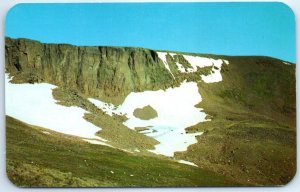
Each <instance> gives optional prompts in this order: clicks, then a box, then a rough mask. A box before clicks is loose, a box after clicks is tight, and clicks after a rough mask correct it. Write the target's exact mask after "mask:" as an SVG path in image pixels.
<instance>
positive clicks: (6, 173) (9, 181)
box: [5, 165, 22, 188]
mask: <svg viewBox="0 0 300 192" xmlns="http://www.w3.org/2000/svg"><path fill="white" fill-rule="evenodd" d="M5 176H6V179H7V181H8V183H10V184H11V185H13V186H14V187H17V188H22V186H20V185H18V184H17V183H15V182H14V181H13V180H12V179H11V177H10V176H9V174H8V169H7V165H6V171H5Z"/></svg>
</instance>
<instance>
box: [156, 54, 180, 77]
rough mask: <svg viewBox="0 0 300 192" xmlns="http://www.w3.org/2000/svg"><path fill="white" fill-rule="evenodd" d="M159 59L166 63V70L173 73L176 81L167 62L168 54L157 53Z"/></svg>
mask: <svg viewBox="0 0 300 192" xmlns="http://www.w3.org/2000/svg"><path fill="white" fill-rule="evenodd" d="M156 53H157V55H158V57H159V58H160V60H162V62H163V63H164V65H165V67H166V69H167V70H168V71H169V72H170V73H171V75H172V77H173V79H175V76H174V75H173V73H172V71H171V69H170V66H169V64H168V62H167V54H168V53H167V52H156Z"/></svg>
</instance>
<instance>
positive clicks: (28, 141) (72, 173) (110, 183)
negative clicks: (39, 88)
mask: <svg viewBox="0 0 300 192" xmlns="http://www.w3.org/2000/svg"><path fill="white" fill-rule="evenodd" d="M6 123H7V128H6V129H7V132H6V133H7V134H6V138H7V152H6V154H7V175H8V177H9V179H10V180H11V181H12V182H13V183H14V184H16V185H18V186H27V187H30V186H31V187H99V186H101V187H120V186H123V187H124V186H144V187H146V186H147V187H150V186H210V185H229V184H230V183H232V181H230V180H228V179H226V178H224V177H222V176H218V175H217V174H214V173H213V172H211V171H207V170H203V169H199V168H197V167H193V166H188V165H183V164H180V163H176V162H174V161H171V160H167V159H164V158H159V157H158V158H157V157H150V156H142V155H138V154H131V153H126V152H124V151H121V150H117V149H113V148H110V147H107V146H101V145H93V144H89V143H87V142H83V141H78V139H77V138H76V137H72V136H66V135H62V134H59V133H56V132H52V131H50V130H47V129H44V128H41V127H36V126H31V125H28V124H25V123H23V122H20V121H18V120H16V119H14V118H11V117H9V116H7V117H6ZM45 131H47V132H45Z"/></svg>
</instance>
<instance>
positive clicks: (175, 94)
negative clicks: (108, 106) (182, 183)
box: [112, 82, 206, 156]
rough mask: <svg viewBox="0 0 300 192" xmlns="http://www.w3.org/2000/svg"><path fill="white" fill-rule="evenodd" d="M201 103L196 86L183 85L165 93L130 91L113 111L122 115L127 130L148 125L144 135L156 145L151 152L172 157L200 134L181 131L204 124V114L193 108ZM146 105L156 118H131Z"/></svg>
mask: <svg viewBox="0 0 300 192" xmlns="http://www.w3.org/2000/svg"><path fill="white" fill-rule="evenodd" d="M201 100H202V98H201V95H200V94H199V92H198V86H197V83H195V82H183V83H181V85H180V87H176V88H168V89H166V90H165V91H163V90H158V91H144V92H138V93H135V92H132V93H130V94H129V95H128V96H127V97H126V99H125V101H124V102H123V104H122V105H120V106H118V107H116V109H115V111H116V112H118V113H120V112H121V113H123V114H126V117H127V118H128V120H127V121H126V122H124V125H126V126H127V127H129V128H131V129H134V128H135V127H147V126H151V128H149V130H147V131H145V132H144V134H145V135H147V136H150V137H153V138H155V139H156V140H158V141H159V142H160V144H158V145H156V146H155V149H154V150H152V151H151V152H154V153H157V154H162V155H166V156H173V155H174V152H175V151H185V150H186V149H187V147H188V146H189V145H191V144H194V143H196V142H197V139H196V138H195V137H196V136H198V135H201V134H202V133H193V134H187V133H186V132H185V128H186V127H189V126H192V125H195V124H197V123H199V122H203V121H206V120H205V117H206V114H205V113H204V112H202V111H201V109H199V108H196V107H195V105H196V104H198V103H199V102H201ZM147 105H150V106H151V107H152V108H154V109H155V110H156V112H157V114H158V116H157V117H156V118H153V119H150V120H141V119H139V118H136V117H135V116H134V115H133V112H134V110H135V109H136V108H142V107H144V106H147ZM113 108H115V107H113ZM113 112H114V111H112V113H113Z"/></svg>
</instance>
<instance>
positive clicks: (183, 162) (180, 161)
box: [177, 160, 198, 167]
mask: <svg viewBox="0 0 300 192" xmlns="http://www.w3.org/2000/svg"><path fill="white" fill-rule="evenodd" d="M177 162H178V163H182V164H186V165H191V166H195V167H198V165H196V164H195V163H193V162H190V161H185V160H178V161H177Z"/></svg>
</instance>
